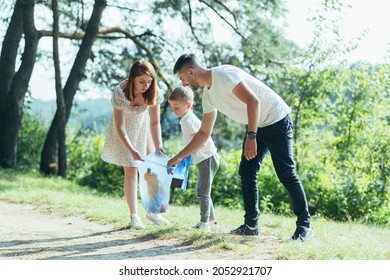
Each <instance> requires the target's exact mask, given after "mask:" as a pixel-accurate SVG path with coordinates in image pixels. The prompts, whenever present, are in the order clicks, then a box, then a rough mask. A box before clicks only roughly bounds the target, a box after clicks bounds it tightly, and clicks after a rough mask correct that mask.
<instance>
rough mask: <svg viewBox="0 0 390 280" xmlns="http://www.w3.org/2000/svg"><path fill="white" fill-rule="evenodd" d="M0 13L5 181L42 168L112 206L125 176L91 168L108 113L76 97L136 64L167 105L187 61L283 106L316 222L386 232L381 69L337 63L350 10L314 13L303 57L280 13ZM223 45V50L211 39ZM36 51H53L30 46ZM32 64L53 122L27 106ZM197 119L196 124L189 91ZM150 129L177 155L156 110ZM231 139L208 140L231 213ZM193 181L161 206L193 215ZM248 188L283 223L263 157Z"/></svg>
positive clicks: (81, 2)
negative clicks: (45, 86) (255, 188)
mask: <svg viewBox="0 0 390 280" xmlns="http://www.w3.org/2000/svg"><path fill="white" fill-rule="evenodd" d="M0 8H1V9H0V10H1V13H0V19H1V24H2V26H3V27H4V28H3V30H2V31H4V32H3V33H2V34H1V36H2V49H1V57H0V135H1V137H0V166H1V167H2V168H13V169H39V170H40V172H41V173H43V174H46V175H50V176H62V177H66V178H68V179H70V180H73V181H74V182H77V183H79V184H81V185H84V186H86V187H89V188H94V189H96V190H98V191H99V192H105V193H107V194H109V195H114V196H122V195H123V190H122V180H123V170H122V168H120V167H116V166H113V165H110V164H106V163H104V162H103V161H102V160H100V152H101V150H102V146H103V143H104V129H105V127H106V126H107V122H108V120H109V118H110V116H111V113H112V108H111V104H110V101H109V99H107V98H106V99H102V100H94V101H88V102H80V101H78V100H77V98H76V97H77V96H83V95H88V94H89V93H90V92H94V93H101V95H102V97H107V94H108V95H109V92H110V91H111V89H112V88H113V87H114V86H115V85H116V84H117V83H118V81H120V80H122V79H124V78H125V77H126V76H127V72H128V70H129V67H130V65H131V64H132V62H133V61H134V60H136V59H145V60H148V61H150V62H151V63H152V64H153V65H154V66H155V68H156V70H157V75H158V81H159V86H160V88H161V89H162V90H163V92H164V93H165V97H166V95H167V94H168V93H169V92H170V91H171V90H172V89H173V88H174V87H175V86H177V85H178V82H179V81H178V80H177V78H176V77H174V75H173V73H172V65H173V64H174V62H175V60H176V58H177V57H178V56H179V55H180V54H181V53H182V52H187V51H192V52H195V53H196V54H197V55H198V57H199V58H200V59H201V61H202V62H203V63H204V64H205V65H207V66H208V67H212V66H214V65H218V64H221V63H229V64H234V65H236V66H239V67H241V68H243V69H245V70H246V71H248V72H250V73H251V74H253V75H254V76H256V77H258V78H259V79H260V80H262V81H264V82H265V83H266V84H267V85H269V86H270V87H271V88H273V89H274V90H275V91H276V92H277V93H278V94H280V95H281V96H282V97H283V98H284V99H285V100H286V102H287V103H288V104H289V105H290V106H291V107H292V109H293V113H292V116H293V120H294V134H295V143H294V144H295V147H294V148H295V159H296V167H297V171H298V174H299V176H300V178H301V180H302V181H303V184H304V186H305V189H306V193H307V197H308V200H309V203H310V205H311V210H312V212H313V214H314V213H315V214H316V215H318V216H322V217H325V218H330V219H334V220H340V221H346V220H354V221H359V222H364V223H375V224H380V225H383V226H389V224H390V204H389V198H390V191H389V176H390V149H389V148H388V145H389V140H390V129H389V125H390V102H389V85H390V64H389V62H388V59H387V60H384V61H383V62H382V63H375V64H373V63H367V62H364V61H360V62H354V63H350V62H349V61H348V59H347V58H348V56H349V54H350V53H351V52H353V50H355V49H356V48H357V47H358V46H359V42H360V40H361V38H364V36H365V32H364V30H362V32H361V34H360V36H357V37H356V38H353V39H350V40H347V41H346V40H345V36H344V34H343V33H342V30H341V28H340V26H339V22H338V20H339V19H340V18H342V16H343V14H344V13H345V11H346V10H347V9H348V6H347V5H345V4H343V1H336V0H328V1H326V0H325V1H322V3H321V5H320V6H319V7H318V9H317V10H316V11H315V13H313V14H314V16H313V17H312V18H311V19H309V20H310V22H311V24H312V26H313V38H312V40H311V41H310V43H309V44H308V46H307V47H305V48H302V47H300V46H298V45H297V44H296V43H294V42H293V41H291V40H290V39H289V38H288V37H287V36H286V35H285V34H284V33H283V32H282V29H281V22H283V17H284V15H285V14H286V12H287V11H286V2H285V1H281V0H263V1H251V0H246V1H223V2H222V1H217V0H215V1H211V0H209V1H206V0H204V1H203V0H196V1H195V0H189V1H179V0H163V1H153V0H148V1H121V0H119V1H106V0H95V1H92V0H90V1H89V0H73V1H70V0H58V1H57V0H53V1H44V0H38V1H34V0H25V1H11V0H10V1H3V2H2V3H1V4H0ZM335 15H336V16H335ZM337 15H339V16H337ZM330 19H331V20H330ZM216 24H217V25H218V27H219V28H218V29H215V25H216ZM221 34H223V36H222V37H229V38H230V39H231V40H229V42H226V41H223V40H219V39H217V38H218V37H221ZM44 40H50V46H51V48H44V47H43V45H41V43H40V42H41V41H42V42H43V41H44ZM46 45H47V44H46ZM37 65H39V67H45V69H46V71H45V73H44V75H42V77H41V79H42V82H43V81H45V80H46V79H49V78H52V79H54V80H55V92H56V101H55V104H54V106H53V107H52V108H53V109H52V110H47V109H48V108H49V107H50V106H48V104H47V103H42V102H41V101H38V100H35V99H34V98H32V92H31V85H30V83H31V76H32V74H33V70H34V67H36V66H37ZM194 111H195V113H196V114H197V115H198V116H199V117H201V100H200V92H197V94H196V100H195V106H194ZM161 124H162V131H163V140H164V147H165V149H166V150H167V152H168V155H174V154H175V152H177V151H178V150H179V149H180V148H181V147H183V142H182V140H181V137H180V132H179V126H178V119H177V118H176V117H175V116H174V115H173V114H172V113H171V111H170V109H169V104H168V103H167V102H166V99H165V101H164V103H163V104H162V110H161ZM242 135H243V128H242V127H241V126H240V125H238V124H236V123H234V122H232V121H231V120H229V119H228V118H226V117H224V116H223V115H222V114H219V115H218V119H217V123H216V126H215V129H214V132H213V136H212V137H213V139H214V141H215V143H216V145H217V146H218V149H219V153H220V155H221V157H222V161H221V167H220V170H219V171H218V173H217V175H216V178H215V180H214V184H213V193H212V197H213V199H214V202H215V204H218V205H222V206H226V207H234V208H237V207H238V208H239V207H242V198H241V190H240V182H239V177H238V174H237V166H238V164H239V159H240V153H241V141H242ZM195 180H196V168H195V167H194V166H192V167H191V170H190V179H189V187H188V189H187V191H186V192H180V191H178V190H172V191H171V203H174V204H177V205H184V204H192V203H196V196H195V195H194V188H193V186H194V184H195ZM258 182H259V195H260V208H261V211H263V212H273V213H278V214H283V215H291V205H290V203H289V199H288V196H287V194H286V191H285V190H284V189H283V186H282V185H281V184H280V183H279V181H278V179H277V177H276V175H275V173H274V171H273V167H272V162H271V160H270V158H269V157H267V158H266V160H265V162H264V164H263V165H262V168H261V171H260V173H259V180H258Z"/></svg>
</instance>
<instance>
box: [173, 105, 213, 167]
mask: <svg viewBox="0 0 390 280" xmlns="http://www.w3.org/2000/svg"><path fill="white" fill-rule="evenodd" d="M216 118H217V111H214V112H210V113H205V114H203V119H202V123H201V125H200V128H199V130H198V132H197V133H195V134H194V137H193V138H192V140H191V142H190V143H188V145H187V146H185V147H184V148H183V150H181V151H180V152H179V153H178V154H177V155H176V156H174V157H173V158H171V159H170V160H169V161H168V163H167V165H168V166H173V165H175V164H177V163H178V162H179V161H180V160H182V159H183V158H185V157H187V156H188V155H190V154H193V153H195V152H196V151H197V150H199V149H200V148H201V147H202V146H203V145H204V144H205V143H206V141H207V139H208V138H209V137H210V136H211V132H212V131H213V127H214V123H215V120H216Z"/></svg>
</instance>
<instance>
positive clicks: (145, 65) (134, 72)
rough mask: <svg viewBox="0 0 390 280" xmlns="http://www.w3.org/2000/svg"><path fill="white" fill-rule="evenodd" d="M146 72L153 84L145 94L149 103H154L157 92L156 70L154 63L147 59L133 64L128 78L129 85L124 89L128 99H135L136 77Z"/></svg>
mask: <svg viewBox="0 0 390 280" xmlns="http://www.w3.org/2000/svg"><path fill="white" fill-rule="evenodd" d="M144 74H147V75H149V76H150V77H151V78H152V84H151V85H150V87H149V88H148V89H147V90H146V91H145V92H144V93H143V96H144V99H145V101H146V103H147V104H148V105H154V103H155V99H156V93H157V82H156V72H155V70H154V67H153V65H152V64H150V63H149V62H147V61H144V60H138V61H136V62H135V63H134V64H133V66H131V69H130V72H129V76H128V78H127V87H126V88H125V89H124V93H125V96H126V98H127V100H130V101H133V100H134V98H135V94H134V79H135V78H136V77H139V76H141V75H144Z"/></svg>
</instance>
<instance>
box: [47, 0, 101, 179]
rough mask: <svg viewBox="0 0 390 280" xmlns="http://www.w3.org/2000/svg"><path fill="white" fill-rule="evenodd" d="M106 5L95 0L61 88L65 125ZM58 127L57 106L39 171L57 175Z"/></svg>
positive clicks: (59, 120) (59, 122)
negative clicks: (68, 72) (83, 33)
mask: <svg viewBox="0 0 390 280" xmlns="http://www.w3.org/2000/svg"><path fill="white" fill-rule="evenodd" d="M106 5H107V3H106V0H95V4H94V7H93V11H92V15H91V18H90V19H89V21H88V25H87V29H86V32H85V36H84V38H83V40H82V43H81V46H80V49H79V51H78V53H77V56H76V59H75V61H74V63H73V67H72V69H71V71H70V74H69V77H68V80H67V82H66V84H65V87H64V89H63V96H64V100H65V108H66V116H65V126H66V123H67V122H68V120H69V116H70V113H71V109H72V104H73V99H74V96H75V94H76V91H77V89H78V86H79V83H80V81H81V79H82V78H83V76H84V72H85V66H86V64H87V61H88V59H89V57H90V55H91V51H92V45H93V43H94V41H95V39H96V37H97V34H98V31H99V25H100V20H101V17H102V14H103V10H104V8H105V7H106ZM65 126H64V129H65ZM60 129H62V128H61V117H60V113H59V109H58V108H57V111H56V113H55V115H54V119H53V121H52V123H51V126H50V128H49V132H48V134H47V136H46V139H45V143H44V146H43V150H42V153H41V163H40V171H41V172H42V173H44V174H55V175H58V164H59V159H58V157H59V155H58V148H59V142H58V140H59V133H60Z"/></svg>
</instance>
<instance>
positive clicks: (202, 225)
mask: <svg viewBox="0 0 390 280" xmlns="http://www.w3.org/2000/svg"><path fill="white" fill-rule="evenodd" d="M192 228H193V229H199V230H204V231H210V224H209V223H204V222H199V223H197V224H196V225H194V226H193V227H192Z"/></svg>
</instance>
